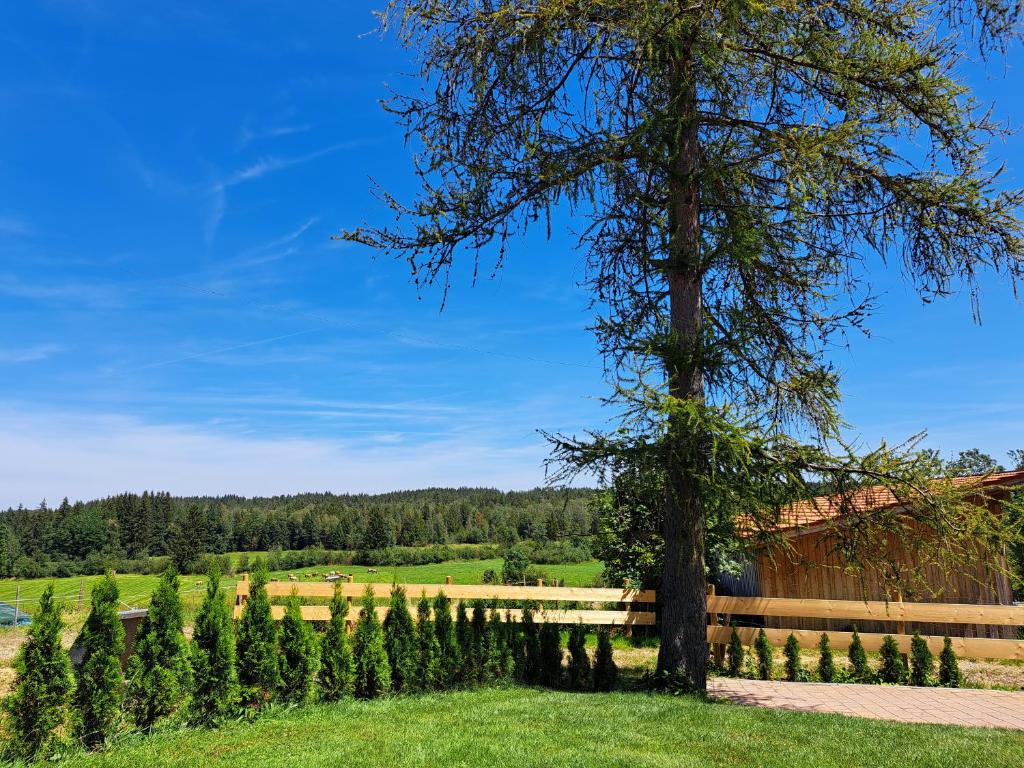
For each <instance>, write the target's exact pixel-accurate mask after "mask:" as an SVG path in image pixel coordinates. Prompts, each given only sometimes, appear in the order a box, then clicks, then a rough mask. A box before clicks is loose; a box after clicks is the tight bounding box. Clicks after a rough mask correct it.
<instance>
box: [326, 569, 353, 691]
mask: <svg viewBox="0 0 1024 768" xmlns="http://www.w3.org/2000/svg"><path fill="white" fill-rule="evenodd" d="M347 623H348V600H346V599H345V597H344V596H343V595H342V593H341V583H340V582H339V583H337V584H336V585H335V587H334V595H333V596H332V597H331V620H330V621H329V622H328V623H327V629H326V630H325V631H324V637H323V642H322V643H321V647H320V672H319V675H318V677H317V682H318V683H319V688H320V698H321V700H322V701H340V700H341V699H343V698H345V697H347V696H351V695H352V694H353V691H354V687H355V677H356V662H355V658H354V657H353V655H352V647H351V645H349V641H348V632H347V631H346V625H347Z"/></svg>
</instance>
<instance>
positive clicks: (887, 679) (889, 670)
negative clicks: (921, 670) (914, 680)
mask: <svg viewBox="0 0 1024 768" xmlns="http://www.w3.org/2000/svg"><path fill="white" fill-rule="evenodd" d="M878 655H879V658H880V659H881V664H880V665H879V667H878V679H879V681H881V682H883V683H904V682H906V680H907V662H906V661H905V660H904V658H903V654H902V653H900V646H899V643H897V642H896V638H895V637H893V636H892V635H886V636H885V637H883V638H882V648H881V650H880V651H879V652H878Z"/></svg>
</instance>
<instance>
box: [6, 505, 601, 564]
mask: <svg viewBox="0 0 1024 768" xmlns="http://www.w3.org/2000/svg"><path fill="white" fill-rule="evenodd" d="M593 494H594V491H592V490H588V489H561V490H555V489H547V488H537V489H534V490H530V491H512V492H503V491H497V490H493V489H487V488H428V489H425V490H416V491H395V492H391V493H383V494H376V495H367V494H355V495H344V494H333V493H305V494H299V495H294V496H274V497H269V498H244V497H241V496H220V497H175V496H171V495H170V494H169V493H166V492H148V491H147V492H144V493H142V494H141V495H140V494H135V493H123V494H120V495H117V496H111V497H108V498H105V499H97V500H93V501H87V502H75V503H70V502H69V501H68V500H67V499H65V500H64V501H63V502H61V503H60V504H59V505H58V506H56V507H53V506H49V505H47V504H46V503H45V502H43V503H41V504H40V505H39V506H38V507H37V508H35V509H25V508H21V507H19V508H18V509H8V510H7V511H6V512H0V576H11V575H17V576H22V577H30V576H50V575H54V576H60V575H71V574H76V573H87V572H88V573H92V572H100V571H102V570H103V569H104V568H107V567H117V568H118V570H121V571H129V570H146V569H147V568H148V567H149V566H148V565H147V563H146V561H147V560H149V559H151V558H154V557H163V556H170V557H172V558H173V559H174V560H175V561H176V562H179V563H182V564H189V563H194V562H195V561H196V560H197V558H198V557H199V556H200V555H202V554H216V553H223V552H230V551H260V550H276V549H281V550H301V549H310V548H319V549H327V550H349V551H379V550H386V549H389V548H392V547H422V546H426V545H445V544H498V545H505V546H507V545H510V544H513V543H516V542H519V541H524V540H530V541H536V542H546V541H578V540H580V539H585V538H586V537H589V536H591V535H592V534H594V533H595V532H596V530H597V525H598V521H597V513H596V510H595V509H594V508H593V505H591V504H590V503H588V502H589V500H590V499H591V497H592V496H593Z"/></svg>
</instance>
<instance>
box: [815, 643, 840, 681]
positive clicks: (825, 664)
mask: <svg viewBox="0 0 1024 768" xmlns="http://www.w3.org/2000/svg"><path fill="white" fill-rule="evenodd" d="M835 678H836V663H835V659H834V658H833V657H832V646H831V644H830V643H829V641H828V635H827V634H826V633H824V632H822V633H821V639H820V640H819V641H818V679H819V680H821V682H823V683H831V682H832V681H833V680H835Z"/></svg>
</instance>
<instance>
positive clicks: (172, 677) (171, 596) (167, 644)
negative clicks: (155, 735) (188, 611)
mask: <svg viewBox="0 0 1024 768" xmlns="http://www.w3.org/2000/svg"><path fill="white" fill-rule="evenodd" d="M184 624H185V619H184V612H183V610H182V604H181V595H180V594H179V592H178V572H177V571H176V570H175V569H174V565H173V564H171V565H168V566H167V569H166V570H165V571H164V573H163V576H161V577H160V583H159V584H158V585H157V588H156V590H154V592H153V596H152V598H151V599H150V602H149V611H148V612H147V614H146V618H144V619H143V620H142V623H141V624H140V625H139V631H138V634H137V635H136V637H135V648H134V653H133V654H132V657H131V659H129V660H128V669H127V672H126V675H125V677H126V680H127V689H126V701H125V703H126V708H127V710H128V712H129V713H130V714H131V716H132V719H133V720H134V721H135V724H136V725H137V726H138V727H139V728H142V729H143V730H147V731H148V730H150V729H151V728H152V727H153V725H154V724H155V723H156V722H157V721H158V720H159V719H160V718H163V717H168V716H169V715H171V714H173V713H174V711H175V710H176V709H177V708H178V707H179V706H180V705H181V703H182V701H183V700H184V697H185V692H186V691H187V688H188V678H189V673H190V671H191V670H190V667H189V660H188V643H187V642H186V641H185V635H184V633H183V632H182V630H183V628H184Z"/></svg>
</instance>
